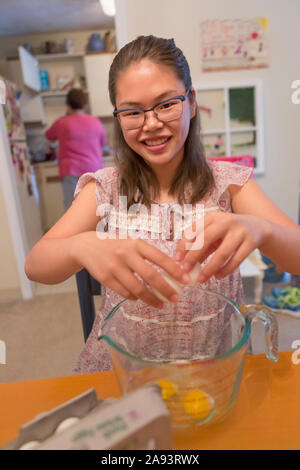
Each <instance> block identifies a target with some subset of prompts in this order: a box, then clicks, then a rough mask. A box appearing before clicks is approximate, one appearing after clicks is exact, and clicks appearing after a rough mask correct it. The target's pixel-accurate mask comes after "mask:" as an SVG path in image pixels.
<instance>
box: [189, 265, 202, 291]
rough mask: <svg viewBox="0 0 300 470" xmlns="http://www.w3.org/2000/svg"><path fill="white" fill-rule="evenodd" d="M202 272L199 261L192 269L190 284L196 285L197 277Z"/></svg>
mask: <svg viewBox="0 0 300 470" xmlns="http://www.w3.org/2000/svg"><path fill="white" fill-rule="evenodd" d="M200 272H201V265H200V264H199V263H197V264H195V266H194V267H193V269H192V270H191V272H190V273H189V274H190V283H189V285H190V286H196V285H197V279H198V276H199V274H200Z"/></svg>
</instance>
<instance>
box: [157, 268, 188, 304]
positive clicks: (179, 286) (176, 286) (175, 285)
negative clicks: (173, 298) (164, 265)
mask: <svg viewBox="0 0 300 470" xmlns="http://www.w3.org/2000/svg"><path fill="white" fill-rule="evenodd" d="M162 277H163V278H164V279H165V281H166V282H167V283H168V284H169V285H170V286H171V287H173V289H174V290H175V291H176V292H177V294H178V295H179V297H180V296H181V295H182V292H183V286H182V284H179V282H177V281H175V279H172V278H171V277H170V276H168V275H167V274H162ZM152 290H153V292H154V294H155V295H156V297H158V298H159V300H162V301H163V302H169V299H167V298H166V297H164V296H163V295H162V294H161V293H160V292H158V291H157V290H156V289H154V288H152Z"/></svg>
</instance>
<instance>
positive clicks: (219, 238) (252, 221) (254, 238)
mask: <svg viewBox="0 0 300 470" xmlns="http://www.w3.org/2000/svg"><path fill="white" fill-rule="evenodd" d="M269 225H270V224H269V223H268V221H267V220H265V219H263V218H261V217H257V216H253V215H239V214H233V213H228V212H219V211H218V212H211V213H208V214H207V215H205V216H204V228H203V232H204V233H202V235H204V240H203V246H202V247H201V248H200V249H198V247H197V249H193V245H192V246H191V248H190V249H189V250H187V249H186V244H187V243H191V242H193V243H194V246H195V244H196V238H195V237H194V239H193V240H190V239H189V240H187V239H186V238H185V237H183V238H182V240H180V242H179V243H178V246H177V250H176V254H175V260H176V261H179V262H181V263H182V264H183V266H182V269H183V271H185V272H187V273H188V272H190V271H191V270H192V268H193V267H194V265H195V264H196V263H203V261H204V260H205V259H206V258H207V257H208V256H209V255H211V254H212V253H214V254H213V256H212V257H211V259H210V260H209V262H208V263H207V265H206V266H205V267H204V268H203V269H202V271H201V273H200V274H199V276H198V282H200V283H202V282H206V281H207V280H208V279H209V278H210V277H211V276H215V278H217V279H221V278H223V277H225V276H227V275H228V274H230V273H232V272H233V271H234V270H235V269H236V268H237V267H238V266H239V265H240V264H241V262H242V261H243V260H244V259H245V258H247V256H248V255H249V254H250V253H251V252H252V251H253V250H254V249H255V248H258V247H260V246H261V245H262V244H263V243H264V242H265V241H266V240H267V237H268V234H269V231H270V227H269Z"/></svg>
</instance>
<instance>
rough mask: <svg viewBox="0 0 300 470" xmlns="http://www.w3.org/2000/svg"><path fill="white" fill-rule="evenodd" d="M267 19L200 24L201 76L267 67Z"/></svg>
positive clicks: (212, 21) (218, 21)
mask: <svg viewBox="0 0 300 470" xmlns="http://www.w3.org/2000/svg"><path fill="white" fill-rule="evenodd" d="M268 56H269V51H268V18H253V19H246V20H243V19H242V20H211V21H204V22H202V23H201V62H202V71H203V72H216V71H223V70H225V71H226V70H239V69H252V68H263V67H268V65H269V61H268Z"/></svg>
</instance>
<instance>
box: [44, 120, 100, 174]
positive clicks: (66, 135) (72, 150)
mask: <svg viewBox="0 0 300 470" xmlns="http://www.w3.org/2000/svg"><path fill="white" fill-rule="evenodd" d="M46 137H47V139H48V140H52V141H54V140H58V142H59V151H58V165H59V177H60V178H61V179H63V177H64V176H66V175H74V176H81V175H82V174H83V173H87V172H95V171H97V170H99V169H101V168H103V161H102V147H103V146H104V145H106V135H105V129H104V126H103V124H102V122H101V121H100V120H99V119H97V118H95V117H94V116H90V115H89V114H71V115H69V116H63V117H61V118H59V119H57V121H55V122H54V124H53V125H52V126H51V127H50V129H48V131H47V132H46Z"/></svg>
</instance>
